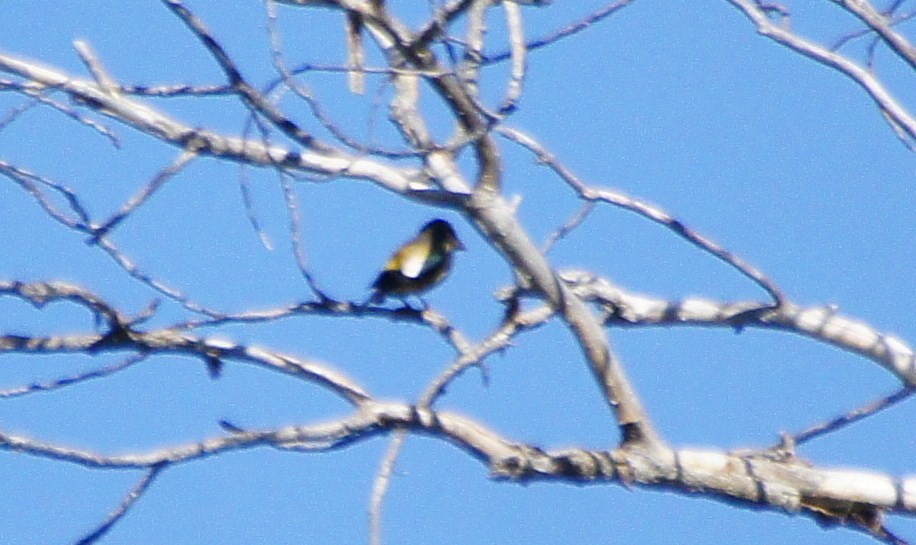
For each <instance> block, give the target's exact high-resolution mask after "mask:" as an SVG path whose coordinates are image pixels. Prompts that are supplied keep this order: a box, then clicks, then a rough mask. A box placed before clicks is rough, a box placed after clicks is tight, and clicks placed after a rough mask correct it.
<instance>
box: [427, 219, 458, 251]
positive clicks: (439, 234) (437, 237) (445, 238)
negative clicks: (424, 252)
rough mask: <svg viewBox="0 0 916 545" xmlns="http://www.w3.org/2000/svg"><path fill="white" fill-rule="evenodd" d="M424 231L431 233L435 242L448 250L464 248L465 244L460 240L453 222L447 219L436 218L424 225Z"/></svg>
mask: <svg viewBox="0 0 916 545" xmlns="http://www.w3.org/2000/svg"><path fill="white" fill-rule="evenodd" d="M422 230H423V232H426V233H429V235H430V237H431V238H432V241H433V244H434V245H436V246H438V247H440V248H442V249H444V250H445V251H446V252H452V251H455V250H464V249H465V247H464V244H462V243H461V241H460V240H458V235H456V234H455V230H454V229H453V228H452V226H451V224H450V223H449V222H447V221H445V220H440V219H436V220H433V221H431V222H429V223H427V224H426V225H424V226H423V229H422Z"/></svg>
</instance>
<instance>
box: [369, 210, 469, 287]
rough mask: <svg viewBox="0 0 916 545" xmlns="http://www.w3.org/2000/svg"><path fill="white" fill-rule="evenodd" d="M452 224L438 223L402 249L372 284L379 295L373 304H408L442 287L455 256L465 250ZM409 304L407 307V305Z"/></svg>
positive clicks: (428, 226) (427, 226)
mask: <svg viewBox="0 0 916 545" xmlns="http://www.w3.org/2000/svg"><path fill="white" fill-rule="evenodd" d="M464 249H465V248H464V244H462V243H461V241H460V240H458V236H457V235H456V234H455V230H454V229H452V226H451V225H450V224H449V222H447V221H445V220H440V219H435V220H433V221H431V222H429V223H427V224H426V225H424V226H423V228H422V229H420V232H419V233H418V234H417V236H415V237H414V238H412V239H411V240H409V241H407V242H406V243H404V245H403V246H401V247H400V248H398V250H397V251H396V252H394V254H392V255H391V258H389V259H388V263H386V264H385V268H384V269H383V270H382V272H381V273H380V274H379V275H378V278H376V279H375V282H373V283H372V288H373V289H374V290H375V293H373V294H372V298H371V299H370V300H369V301H370V302H371V303H381V302H382V301H384V300H385V298H386V297H389V296H395V297H399V298H401V300H404V298H405V297H406V296H408V295H418V294H420V293H423V292H424V291H426V290H428V289H429V288H431V287H433V286H434V285H436V284H438V283H439V282H441V281H442V279H444V278H445V276H446V275H447V274H448V271H449V269H451V267H452V253H453V252H454V251H455V250H464ZM405 304H406V303H405Z"/></svg>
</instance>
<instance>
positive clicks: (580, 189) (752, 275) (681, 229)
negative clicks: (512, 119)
mask: <svg viewBox="0 0 916 545" xmlns="http://www.w3.org/2000/svg"><path fill="white" fill-rule="evenodd" d="M496 130H497V132H498V133H499V134H501V135H503V136H505V137H506V138H508V139H509V140H511V141H513V142H515V143H517V144H519V145H521V146H523V147H525V148H527V149H528V150H530V151H531V152H532V153H534V154H535V155H536V156H537V158H538V161H539V162H540V163H541V164H544V165H547V166H548V167H549V168H550V169H551V170H553V171H554V172H555V173H556V174H557V175H558V176H559V177H560V178H561V179H562V180H563V181H565V182H566V183H567V184H568V185H569V186H570V187H572V188H573V189H574V190H575V191H576V193H577V194H578V196H579V197H580V198H581V199H583V200H585V201H594V202H606V203H608V204H611V205H614V206H617V207H619V208H623V209H624V210H629V211H631V212H634V213H636V214H639V215H640V216H642V217H644V218H646V219H649V220H651V221H653V222H655V223H658V224H660V225H664V226H665V227H667V228H668V229H670V230H672V231H674V232H675V233H676V234H677V235H678V236H680V237H682V238H683V239H685V240H687V241H688V242H690V243H691V244H693V245H694V246H696V247H698V248H700V249H701V250H703V251H705V252H707V253H709V254H711V255H713V256H715V257H716V258H717V259H719V260H721V261H722V262H724V263H726V264H728V265H729V266H731V267H733V268H734V269H735V270H737V271H738V272H740V273H741V274H742V275H744V276H746V277H747V278H749V279H750V280H752V281H753V282H754V283H756V284H757V285H758V286H760V287H761V288H762V289H763V290H764V291H766V292H767V294H769V295H770V297H771V298H772V299H773V302H774V304H775V305H776V306H780V305H782V304H784V303H785V296H784V295H783V293H782V290H780V289H779V288H778V287H777V286H776V284H775V283H774V282H773V281H772V280H770V279H769V278H767V277H766V276H765V275H764V274H763V273H762V272H761V271H760V270H759V269H757V268H756V267H754V266H753V265H751V264H750V263H748V262H746V261H745V260H743V259H742V258H740V257H738V256H737V255H735V254H733V253H732V252H730V251H728V250H726V249H725V248H724V247H722V246H721V245H719V244H718V243H716V242H714V241H713V240H711V239H709V238H707V237H705V236H703V235H701V234H700V233H698V232H696V231H694V230H693V229H691V228H689V227H687V226H686V225H684V223H683V222H681V221H680V220H678V219H677V218H675V217H674V216H672V215H671V214H669V213H668V212H666V211H664V210H662V209H661V208H659V207H657V206H654V205H651V204H649V203H646V202H644V201H641V200H639V199H636V198H633V197H630V196H629V195H625V194H623V193H621V192H618V191H613V190H610V189H594V188H592V187H590V186H588V185H587V184H585V182H583V181H582V180H580V179H579V178H578V177H577V176H576V175H575V174H573V172H572V171H571V170H569V169H568V168H567V167H566V166H565V165H564V164H563V163H561V162H560V161H559V160H558V159H557V158H556V157H555V156H554V155H553V154H552V153H550V152H549V151H548V150H547V149H546V148H545V147H544V146H543V145H541V144H540V143H539V142H538V141H537V140H535V139H534V138H532V137H530V136H528V135H527V134H525V133H523V132H521V131H519V130H517V129H512V128H509V127H505V126H501V127H498V128H497V129H496Z"/></svg>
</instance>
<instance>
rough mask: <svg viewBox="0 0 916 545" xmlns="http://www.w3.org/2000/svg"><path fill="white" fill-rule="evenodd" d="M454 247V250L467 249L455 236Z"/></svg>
mask: <svg viewBox="0 0 916 545" xmlns="http://www.w3.org/2000/svg"><path fill="white" fill-rule="evenodd" d="M455 249H456V250H467V248H466V247H465V246H464V244H463V243H462V242H461V241H460V240H458V239H457V238H456V239H455Z"/></svg>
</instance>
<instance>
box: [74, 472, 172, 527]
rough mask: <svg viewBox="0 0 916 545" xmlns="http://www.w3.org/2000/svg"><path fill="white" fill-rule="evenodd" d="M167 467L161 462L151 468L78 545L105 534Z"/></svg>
mask: <svg viewBox="0 0 916 545" xmlns="http://www.w3.org/2000/svg"><path fill="white" fill-rule="evenodd" d="M166 467H167V466H166V464H159V465H155V466H153V467H151V468H149V470H148V471H147V472H146V474H145V475H144V476H143V478H142V479H140V481H139V482H138V483H137V484H136V485H134V487H133V488H132V489H131V490H130V492H128V494H127V496H125V497H124V499H123V500H122V501H121V504H120V505H118V507H117V509H115V510H114V511H112V512H111V513H110V514H109V515H108V517H107V518H106V519H105V521H104V522H103V523H102V524H100V525H99V527H98V528H96V529H95V530H93V531H92V532H90V533H89V534H87V535H86V536H84V537H83V538H81V539H80V540H79V541H77V542H76V545H91V544H92V543H95V542H96V541H98V540H99V539H101V538H102V537H103V536H105V534H107V533H108V532H109V530H111V529H112V528H113V527H114V525H115V524H117V523H118V521H120V520H121V519H122V518H124V515H126V514H127V512H128V511H130V508H131V507H133V506H134V504H135V503H137V500H139V499H140V498H141V497H142V496H143V494H145V493H146V491H147V490H148V489H149V487H150V485H151V484H153V481H155V480H156V477H158V476H159V473H161V472H162V470H163V469H165V468H166Z"/></svg>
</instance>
